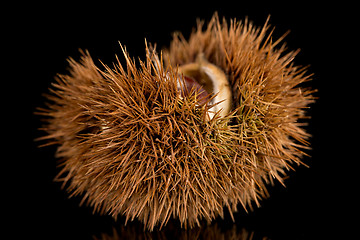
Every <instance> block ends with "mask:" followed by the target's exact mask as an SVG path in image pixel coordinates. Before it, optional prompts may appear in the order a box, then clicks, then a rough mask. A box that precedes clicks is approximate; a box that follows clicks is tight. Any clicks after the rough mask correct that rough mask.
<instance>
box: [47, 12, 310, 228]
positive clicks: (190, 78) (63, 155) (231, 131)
mask: <svg viewBox="0 0 360 240" xmlns="http://www.w3.org/2000/svg"><path fill="white" fill-rule="evenodd" d="M268 28H269V27H268V26H267V25H265V26H264V27H263V28H255V27H254V26H253V25H252V24H251V23H249V22H248V21H245V22H237V21H235V20H233V21H230V23H227V22H226V21H223V22H222V23H220V21H219V19H218V17H217V16H216V15H215V16H214V17H213V19H212V20H211V21H210V23H209V24H208V26H207V28H206V29H203V25H202V23H199V25H198V29H197V30H196V31H194V32H193V33H192V34H191V35H190V38H189V40H185V39H184V38H183V37H181V36H178V35H176V36H175V38H174V39H173V41H172V42H171V44H170V47H169V49H168V50H164V51H163V53H162V55H160V57H159V55H158V54H157V53H156V52H155V50H149V49H148V48H147V47H146V54H147V55H146V60H145V61H144V62H142V61H141V62H140V63H139V64H135V62H134V60H132V58H131V57H130V56H129V54H128V53H127V52H126V51H125V50H124V49H123V52H124V56H125V60H126V66H123V65H122V64H120V62H118V63H117V65H115V66H114V68H110V67H108V66H104V69H103V70H101V69H100V68H99V67H97V66H96V65H95V63H94V62H93V60H92V58H91V57H90V55H89V54H84V56H83V57H82V58H81V61H80V62H76V61H74V60H70V73H69V74H68V75H62V76H60V77H59V78H58V79H57V82H56V83H55V84H54V85H53V86H54V87H53V89H52V92H53V95H52V96H50V97H49V104H48V108H47V109H45V110H43V112H42V114H43V115H45V116H46V117H47V119H46V122H47V123H46V125H45V127H44V129H45V130H46V131H47V133H48V135H47V136H45V137H43V139H47V140H50V141H51V142H50V143H53V144H58V145H59V147H58V149H57V152H56V156H57V157H59V158H60V159H61V167H62V170H61V172H60V173H59V175H58V176H57V178H56V179H57V180H58V181H62V182H64V186H67V187H68V191H69V192H71V196H74V195H82V196H83V197H84V198H83V202H84V203H86V204H88V205H90V206H92V207H93V208H94V209H95V211H96V212H100V213H101V214H110V215H112V216H114V217H115V218H116V217H117V216H118V215H125V217H126V220H127V221H128V220H134V219H139V220H140V221H142V222H143V223H144V224H145V225H146V227H147V228H148V229H150V230H152V229H154V227H155V226H156V225H159V227H160V228H161V227H163V226H164V225H165V224H166V223H167V222H168V220H169V219H170V218H175V219H178V220H179V221H180V223H181V226H183V227H185V228H186V227H194V226H195V225H199V224H200V221H201V220H202V219H204V220H206V221H208V222H210V221H212V220H213V219H214V218H216V217H217V216H223V215H224V207H226V208H228V210H229V212H230V214H231V216H232V214H233V212H235V211H237V210H238V206H239V205H240V204H241V206H242V207H243V208H244V209H249V208H250V209H251V208H252V207H253V203H255V204H256V205H257V206H259V205H260V203H259V200H260V199H262V198H263V197H265V196H267V190H266V184H268V183H273V182H274V179H276V180H278V181H279V182H281V183H283V177H284V176H285V175H286V170H289V169H292V168H293V165H295V164H301V163H302V162H301V157H302V156H303V155H304V152H303V149H306V148H308V143H307V141H306V139H307V138H308V136H309V134H308V133H306V132H305V130H304V129H303V128H302V127H303V126H304V125H305V123H304V119H305V118H306V116H305V109H306V108H307V106H308V105H309V104H310V103H312V102H313V99H314V98H313V97H312V95H311V94H312V93H313V90H311V89H308V88H303V87H302V86H301V85H300V84H301V83H303V82H304V81H308V80H309V76H308V75H306V73H305V69H304V68H299V67H297V66H295V65H294V64H293V63H292V61H293V59H294V57H295V55H296V52H289V53H285V47H284V46H281V47H277V45H278V44H279V43H280V42H281V41H274V40H272V37H271V34H270V36H268V35H267V34H266V32H267V30H268ZM205 103H206V104H205Z"/></svg>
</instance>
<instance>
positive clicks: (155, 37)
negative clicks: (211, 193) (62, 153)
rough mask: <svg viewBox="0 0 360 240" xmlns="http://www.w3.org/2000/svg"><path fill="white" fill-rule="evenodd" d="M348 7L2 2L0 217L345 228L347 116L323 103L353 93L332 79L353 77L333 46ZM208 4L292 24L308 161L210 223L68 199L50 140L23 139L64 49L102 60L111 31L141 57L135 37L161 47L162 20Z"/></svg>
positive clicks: (54, 232)
mask: <svg viewBox="0 0 360 240" xmlns="http://www.w3.org/2000/svg"><path fill="white" fill-rule="evenodd" d="M14 8H15V6H14ZM15 9H16V8H15ZM350 9H351V7H349V6H343V5H341V6H336V7H335V6H330V5H327V6H324V5H311V4H306V3H301V4H300V3H299V5H298V6H290V5H284V4H275V3H266V4H265V5H263V4H260V3H254V4H250V3H246V4H245V3H244V4H243V3H241V2H237V3H236V4H234V3H232V2H227V1H220V2H217V3H216V4H215V3H214V4H210V3H209V2H204V3H202V4H199V5H196V6H195V5H194V4H192V3H185V2H178V3H176V4H175V3H174V5H173V4H169V3H167V4H161V5H160V4H156V3H153V2H151V3H144V4H143V3H139V2H136V3H135V2H134V3H127V4H124V3H122V2H119V3H118V4H116V5H112V4H110V3H102V2H97V3H90V2H88V3H84V4H83V5H75V4H74V3H65V2H59V3H51V4H50V3H49V4H38V5H36V4H35V5H34V4H26V5H23V6H22V8H21V10H18V11H14V13H13V14H12V17H14V16H15V17H16V18H17V21H15V20H13V21H12V22H11V24H12V25H7V26H6V27H5V31H7V32H6V34H4V35H3V36H4V38H5V40H9V43H8V45H4V47H5V48H8V49H7V50H10V51H11V54H10V55H9V57H6V60H7V62H8V63H9V67H8V68H6V72H7V73H10V74H9V77H7V80H6V83H4V84H6V85H3V87H2V90H3V92H4V93H6V92H9V93H11V95H10V97H7V100H6V101H4V102H3V105H4V106H5V108H4V110H3V112H4V113H5V114H4V116H5V117H4V118H3V119H4V120H5V123H4V124H3V126H4V130H5V131H6V132H9V133H10V134H9V137H6V138H5V140H6V145H5V147H4V148H5V150H7V151H9V152H10V155H4V156H6V157H4V158H3V159H2V161H3V162H4V164H6V165H4V166H7V164H8V163H10V165H11V166H10V167H4V168H2V169H3V171H4V174H10V176H9V177H6V180H5V181H4V183H3V185H4V191H3V193H4V194H3V198H5V199H6V200H8V201H9V204H6V205H4V206H3V208H4V211H5V212H6V213H7V215H6V218H7V219H9V220H8V221H6V222H7V224H9V228H7V230H8V231H11V233H12V235H15V236H24V237H28V238H30V237H31V239H247V238H246V237H250V236H252V237H253V239H263V238H268V239H331V238H328V236H334V234H335V232H336V231H338V230H341V232H344V233H346V232H347V230H343V229H342V227H340V224H341V223H345V222H347V220H348V217H346V216H345V215H342V216H341V217H339V213H347V212H349V210H347V208H348V207H349V206H353V204H352V203H351V202H349V203H347V204H344V203H343V202H342V201H343V200H344V199H348V197H346V196H349V195H348V194H349V191H347V190H346V188H347V187H348V186H349V184H348V183H352V182H353V180H350V178H351V177H352V176H354V175H352V174H346V176H347V178H348V183H346V184H343V180H344V179H345V178H344V177H343V175H344V174H345V171H347V169H348V168H352V167H351V165H346V164H345V163H344V159H346V160H348V159H354V157H351V156H350V154H351V152H353V151H354V150H352V151H349V150H350V149H354V148H351V146H350V143H348V142H346V139H347V137H348V136H347V135H346V134H347V133H348V132H352V130H350V129H349V128H350V127H351V126H352V124H354V121H355V120H353V121H347V122H346V123H344V122H343V118H342V117H339V115H338V114H334V111H335V112H345V111H346V106H345V105H346V104H344V101H345V100H343V101H339V99H344V97H345V96H346V97H347V98H346V99H347V100H346V101H345V102H347V103H350V102H352V100H351V98H352V95H351V94H346V91H349V87H344V85H343V84H342V83H341V82H343V81H344V80H343V79H348V80H347V81H351V79H352V78H350V77H347V76H346V72H344V71H341V69H343V67H342V66H343V65H342V64H343V62H344V60H343V59H346V58H344V57H342V54H343V53H344V52H345V50H344V48H345V47H347V46H348V45H351V39H352V38H351V37H350V36H349V34H350V33H351V31H348V30H347V29H348V26H349V23H351V22H352V15H351V12H350ZM214 11H218V12H219V15H220V17H222V16H226V17H227V18H228V19H229V18H234V17H236V18H237V19H244V18H245V17H246V16H248V18H249V19H250V20H253V21H254V23H255V24H256V25H258V26H261V25H263V23H264V22H265V21H266V19H267V16H268V14H271V18H270V24H271V25H272V26H276V29H275V32H274V37H280V36H281V35H282V34H283V33H285V32H286V31H287V30H289V29H290V30H291V32H290V35H288V37H287V38H286V39H285V41H286V42H287V45H288V48H289V49H297V48H301V52H300V53H299V55H298V56H297V58H296V61H295V63H296V64H298V65H308V64H310V67H309V71H310V72H313V73H314V74H315V75H314V81H313V82H312V83H311V84H310V85H311V86H312V87H313V88H317V89H319V92H318V93H317V96H318V97H319V100H318V101H317V103H316V104H314V105H312V106H311V109H309V112H310V114H311V115H312V119H311V120H310V125H309V126H308V130H309V132H310V133H311V134H312V135H313V137H312V139H311V143H312V148H313V150H311V151H309V154H310V155H311V156H312V157H307V158H305V159H304V162H305V163H306V164H307V165H309V166H310V167H309V168H306V167H303V166H301V167H298V168H296V172H291V173H289V176H290V177H289V179H288V180H286V181H285V184H286V188H284V187H283V186H281V185H280V184H276V185H275V186H274V187H270V188H269V192H270V198H269V199H265V200H263V201H262V202H261V205H262V206H261V207H260V208H255V209H254V211H252V212H249V213H246V212H245V211H243V210H241V209H240V208H239V209H240V210H239V212H238V213H236V214H235V222H233V221H232V220H231V217H230V215H229V214H228V213H227V214H226V215H225V216H224V219H221V218H219V219H216V220H215V221H213V222H212V223H211V224H210V225H208V224H207V223H206V222H202V224H201V227H200V228H195V229H192V230H183V229H181V228H180V226H179V223H177V222H176V221H173V220H171V221H170V223H169V224H168V225H167V226H166V227H165V228H164V229H163V230H161V231H159V230H155V231H154V232H152V233H149V232H147V231H144V228H143V225H142V224H141V223H139V222H137V221H135V222H129V223H128V224H127V225H126V226H125V225H124V223H125V220H124V219H123V218H119V219H118V221H115V220H113V219H112V218H111V217H109V216H98V215H97V214H93V213H92V209H90V208H88V207H86V206H81V207H79V206H78V205H79V203H80V200H81V199H80V198H73V199H68V198H67V193H66V192H65V191H63V190H61V185H60V184H58V183H54V182H53V181H52V179H53V178H54V177H55V175H56V174H57V172H58V171H59V169H57V168H56V160H55V159H54V153H55V151H56V149H55V147H47V148H41V149H39V148H38V147H37V146H38V143H37V142H34V141H33V139H34V138H36V137H39V136H40V135H41V132H39V131H38V130H37V128H39V127H40V126H41V123H40V118H39V117H38V116H35V115H34V114H33V112H34V111H36V107H39V106H40V107H41V106H44V105H43V102H44V97H43V96H41V94H43V93H46V92H47V88H48V87H50V86H51V82H53V79H54V76H55V75H56V74H57V73H66V67H67V63H66V59H67V58H68V57H69V56H72V57H74V58H75V59H76V58H78V57H79V55H80V54H79V52H78V49H79V48H81V49H88V50H89V51H90V53H91V55H92V57H93V58H94V59H101V60H102V61H103V62H104V63H106V64H109V65H111V62H113V61H115V60H116V59H115V57H114V55H115V54H118V55H121V50H120V47H119V45H118V41H121V43H122V44H124V45H126V46H127V49H128V51H129V53H130V55H131V56H134V57H136V56H140V58H143V57H144V54H145V51H144V38H147V41H148V42H152V43H157V44H158V47H159V48H162V47H166V46H167V45H168V44H169V42H170V40H171V33H172V32H174V31H182V32H183V33H184V35H185V37H187V36H188V35H189V33H190V31H191V29H192V28H193V27H194V26H195V24H196V18H197V17H200V18H202V19H206V20H209V19H210V17H211V16H212V14H213V13H214ZM343 12H345V13H346V12H347V13H348V14H343ZM340 13H342V15H341V17H340V15H339V14H340ZM10 15H11V14H10ZM344 15H347V16H346V17H348V19H346V20H345V17H343V16H344ZM345 23H346V24H345ZM344 39H345V40H344ZM348 39H349V40H348ZM10 44H11V45H10ZM8 46H9V47H8ZM4 58H5V57H4ZM342 60H343V61H342ZM347 66H349V65H347ZM339 69H340V70H339ZM339 79H341V80H339ZM4 81H5V80H4ZM7 84H11V85H10V86H9V87H8V86H7ZM348 85H349V84H348ZM350 85H351V86H353V84H350ZM350 90H351V87H350ZM342 116H343V115H342ZM339 125H341V127H339ZM344 129H348V130H344ZM339 132H340V133H341V134H340V135H339ZM344 149H348V150H346V151H344ZM347 164H349V162H347ZM344 165H346V166H347V167H346V166H344ZM349 166H350V167H349ZM6 176H7V175H6ZM350 212H351V209H350ZM10 226H11V228H10ZM10 229H11V230H10ZM244 236H245V238H244ZM16 239H17V237H16ZM22 239H24V238H22Z"/></svg>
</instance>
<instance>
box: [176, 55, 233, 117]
mask: <svg viewBox="0 0 360 240" xmlns="http://www.w3.org/2000/svg"><path fill="white" fill-rule="evenodd" d="M178 71H179V73H180V74H182V75H183V80H184V83H185V86H186V88H188V89H187V90H188V91H190V90H191V88H195V89H197V90H198V91H199V93H200V94H199V98H200V103H202V102H204V101H205V100H206V96H208V97H211V96H212V95H215V96H214V97H213V98H212V100H211V101H210V104H211V105H213V107H212V108H210V109H209V111H208V117H209V119H211V118H213V117H214V115H215V114H216V113H217V112H219V116H220V117H224V116H226V115H227V114H228V113H229V112H230V111H231V99H232V96H231V89H230V84H229V81H228V79H227V77H226V75H225V73H224V72H223V71H222V70H221V69H220V68H219V67H217V66H216V65H214V64H211V63H209V62H208V61H207V60H206V59H205V58H204V56H203V55H202V54H199V55H198V57H197V59H196V61H195V62H193V63H189V64H185V65H182V66H180V67H179V68H178ZM194 81H195V82H194Z"/></svg>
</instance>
